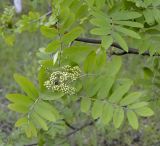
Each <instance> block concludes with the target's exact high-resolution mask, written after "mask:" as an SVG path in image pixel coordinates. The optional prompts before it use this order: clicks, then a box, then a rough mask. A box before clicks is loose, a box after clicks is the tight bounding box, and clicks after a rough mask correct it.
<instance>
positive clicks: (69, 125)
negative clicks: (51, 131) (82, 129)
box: [63, 119, 76, 130]
mask: <svg viewBox="0 0 160 146" xmlns="http://www.w3.org/2000/svg"><path fill="white" fill-rule="evenodd" d="M63 121H64V123H65V124H66V126H68V127H69V128H70V129H72V130H75V129H76V128H75V127H73V126H72V125H71V124H69V123H68V122H67V121H66V120H65V119H63Z"/></svg>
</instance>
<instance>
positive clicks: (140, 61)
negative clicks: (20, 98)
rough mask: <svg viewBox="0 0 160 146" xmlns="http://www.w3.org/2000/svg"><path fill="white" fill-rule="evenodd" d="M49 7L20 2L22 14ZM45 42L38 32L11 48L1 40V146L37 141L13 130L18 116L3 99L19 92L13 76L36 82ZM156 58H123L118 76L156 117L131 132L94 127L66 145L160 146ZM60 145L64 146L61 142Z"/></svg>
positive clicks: (32, 0) (39, 0)
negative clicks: (142, 94) (139, 92)
mask: <svg viewBox="0 0 160 146" xmlns="http://www.w3.org/2000/svg"><path fill="white" fill-rule="evenodd" d="M49 3H50V1H49V0H46V1H45V0H27V1H23V12H22V13H23V14H25V13H28V12H29V11H38V12H39V13H40V14H42V15H43V14H44V13H46V12H47V11H48V9H49V5H48V4H49ZM10 5H12V0H5V1H0V13H2V12H3V10H4V8H5V7H7V6H10ZM20 15H21V14H17V16H16V17H20ZM46 42H47V40H46V39H44V38H43V37H42V36H41V35H39V32H34V33H27V32H25V33H22V34H19V35H17V36H16V41H15V42H14V44H13V46H9V45H7V44H5V43H4V41H3V40H2V39H1V38H0V146H24V145H25V144H29V143H34V142H35V141H36V139H33V140H31V139H27V138H26V137H25V135H23V134H21V131H19V130H17V129H16V128H14V123H15V121H16V116H17V115H16V114H15V113H13V112H11V111H9V110H8V109H7V107H6V105H7V101H6V99H5V98H4V96H5V94H6V93H8V92H14V91H15V90H18V88H17V85H16V84H15V82H14V80H13V73H15V72H19V73H21V74H23V75H25V76H27V77H29V78H30V79H31V80H34V81H35V83H36V80H35V78H36V76H37V70H38V58H37V56H36V52H37V51H38V48H40V47H43V46H44V44H45V43H46ZM155 58H156V57H144V56H138V55H125V56H123V68H122V72H121V74H122V76H126V77H129V78H132V79H133V80H134V81H135V82H136V83H139V85H140V86H139V87H136V88H143V89H145V90H146V92H147V94H148V95H150V97H151V98H150V100H153V104H152V106H153V108H154V111H155V115H156V116H153V117H152V118H149V119H148V118H146V119H144V120H141V123H140V127H141V128H140V129H139V130H137V131H134V130H133V129H130V128H129V126H126V125H125V126H123V128H121V129H119V130H115V129H114V128H113V127H112V126H108V127H106V128H105V129H102V127H100V125H98V123H97V124H96V125H93V126H90V127H88V128H86V129H84V130H82V131H80V132H78V133H76V134H75V135H74V136H71V137H70V138H68V139H67V140H66V141H70V142H71V143H73V144H74V143H76V144H77V145H78V146H81V145H84V144H85V143H90V146H92V145H93V146H96V145H97V144H98V145H101V144H102V143H103V144H104V145H105V146H159V145H160V124H159V123H160V122H159V121H160V116H158V115H159V114H160V108H159V107H160V106H159V105H160V103H159V95H160V92H159V87H160V81H159V82H158V80H157V78H156V76H158V74H160V72H159V70H158V69H159V65H157V66H156V67H154V66H155V65H156V59H159V58H158V57H157V58H156V59H155ZM155 79H156V80H155ZM141 85H143V86H141ZM148 89H149V90H148ZM80 124H81V123H80ZM125 124H126V123H125ZM53 130H54V129H53ZM100 131H101V132H100ZM102 131H103V132H102ZM50 132H53V131H50ZM53 133H54V132H53ZM53 135H54V134H53ZM86 135H87V137H86ZM84 136H85V137H84ZM61 141H62V142H63V140H62V139H61ZM66 146H67V145H66Z"/></svg>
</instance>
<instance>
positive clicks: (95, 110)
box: [92, 100, 104, 119]
mask: <svg viewBox="0 0 160 146" xmlns="http://www.w3.org/2000/svg"><path fill="white" fill-rule="evenodd" d="M103 105H104V103H103V102H102V101H100V100H96V101H95V102H94V103H93V106H92V117H93V119H97V118H98V117H100V116H101V115H102V110H103Z"/></svg>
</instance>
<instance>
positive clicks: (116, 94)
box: [109, 82, 133, 103]
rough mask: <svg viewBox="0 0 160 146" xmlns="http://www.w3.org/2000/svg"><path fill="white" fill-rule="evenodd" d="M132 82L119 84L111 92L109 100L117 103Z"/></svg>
mask: <svg viewBox="0 0 160 146" xmlns="http://www.w3.org/2000/svg"><path fill="white" fill-rule="evenodd" d="M132 84H133V82H128V83H126V84H124V85H121V86H119V87H118V88H117V89H115V91H113V93H112V94H111V96H110V98H109V101H110V102H112V103H118V102H119V101H120V100H121V99H122V97H123V96H124V95H125V94H126V93H127V92H128V90H129V89H130V87H131V85H132Z"/></svg>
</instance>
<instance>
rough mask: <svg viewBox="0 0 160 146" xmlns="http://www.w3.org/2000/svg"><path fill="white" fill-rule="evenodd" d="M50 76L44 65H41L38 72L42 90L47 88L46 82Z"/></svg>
mask: <svg viewBox="0 0 160 146" xmlns="http://www.w3.org/2000/svg"><path fill="white" fill-rule="evenodd" d="M48 78H49V76H48V75H47V73H46V69H45V68H44V67H41V68H40V70H39V72H38V83H39V88H40V90H41V92H43V91H44V90H45V89H46V88H45V86H44V82H45V81H46V80H47V79H48Z"/></svg>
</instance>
